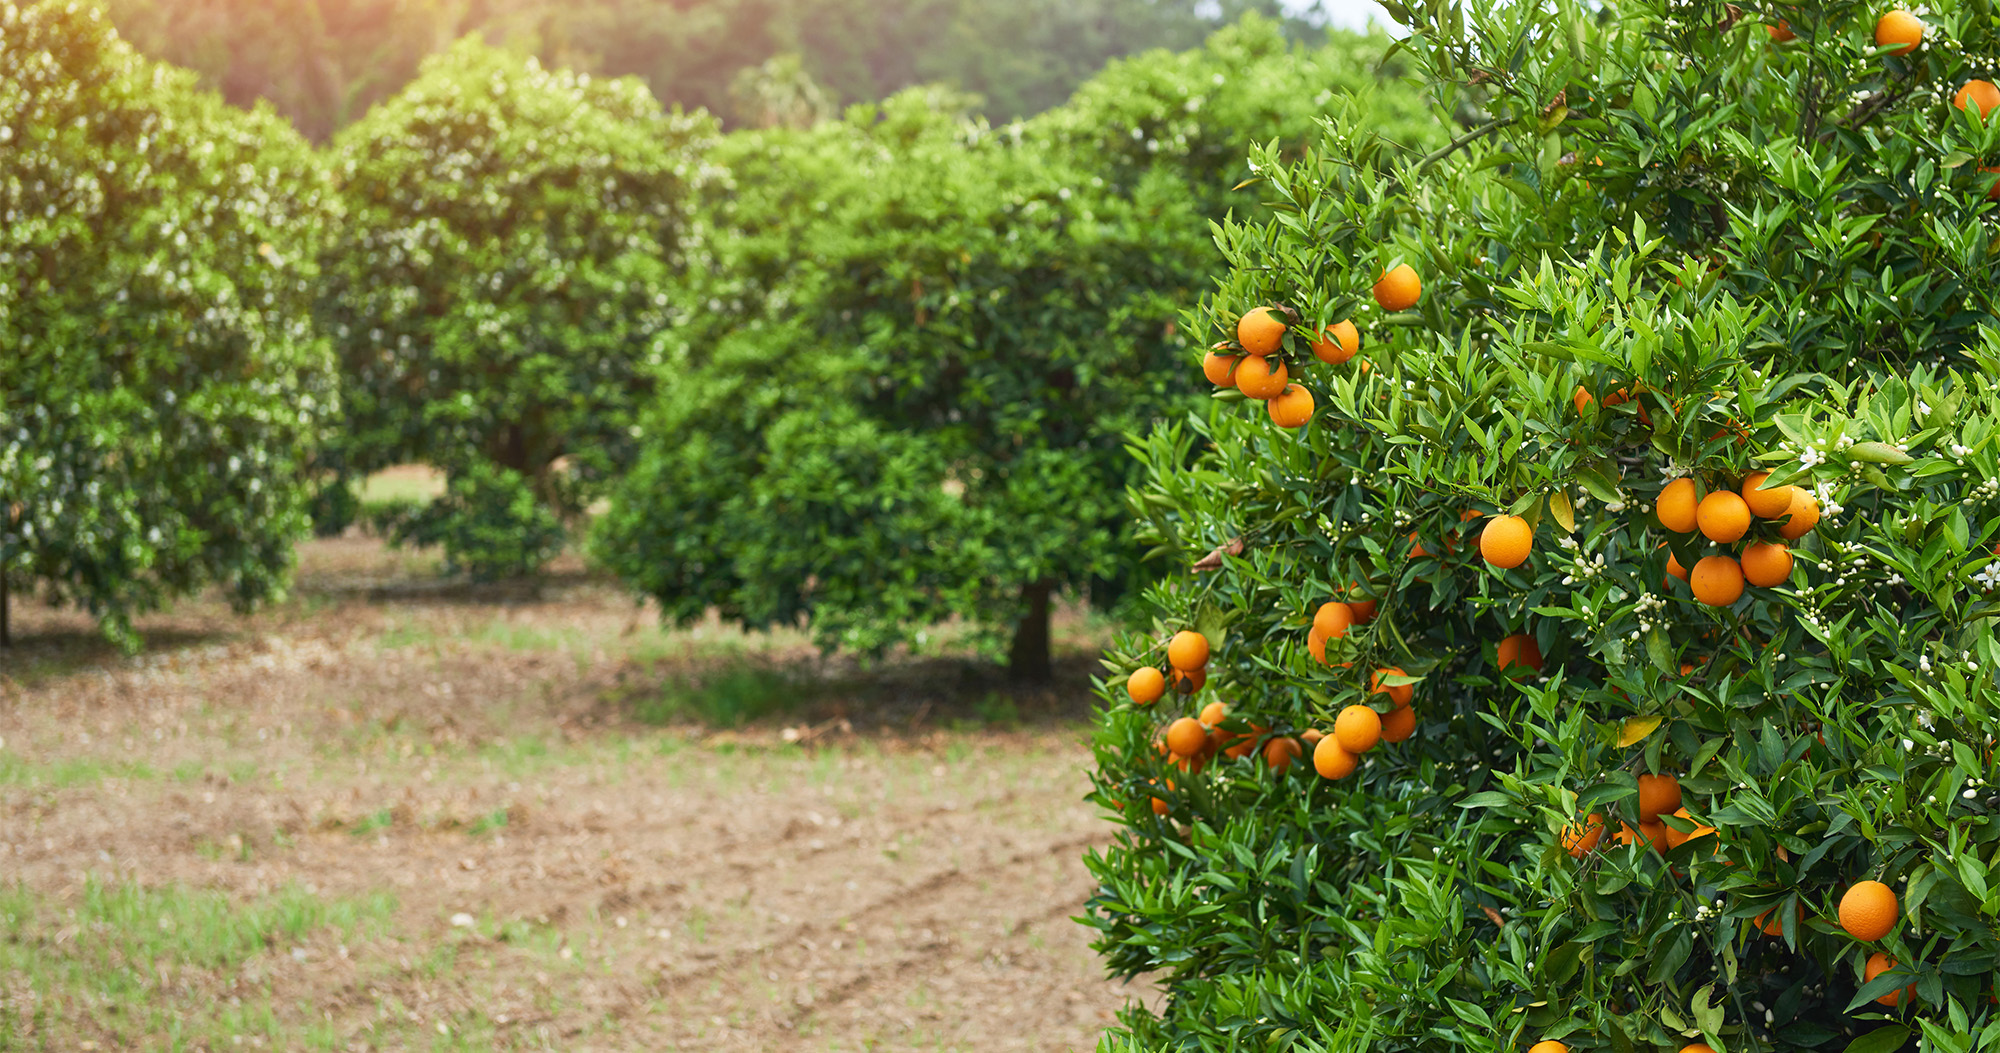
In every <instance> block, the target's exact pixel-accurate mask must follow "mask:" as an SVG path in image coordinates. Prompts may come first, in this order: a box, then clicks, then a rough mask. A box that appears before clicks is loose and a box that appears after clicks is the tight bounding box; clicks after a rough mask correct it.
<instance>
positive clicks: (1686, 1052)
mask: <svg viewBox="0 0 2000 1053" xmlns="http://www.w3.org/2000/svg"><path fill="white" fill-rule="evenodd" d="M1681 1053H1715V1050H1714V1049H1712V1048H1710V1047H1709V1044H1708V1043H1706V1042H1690V1043H1688V1044H1687V1045H1685V1046H1682V1047H1681Z"/></svg>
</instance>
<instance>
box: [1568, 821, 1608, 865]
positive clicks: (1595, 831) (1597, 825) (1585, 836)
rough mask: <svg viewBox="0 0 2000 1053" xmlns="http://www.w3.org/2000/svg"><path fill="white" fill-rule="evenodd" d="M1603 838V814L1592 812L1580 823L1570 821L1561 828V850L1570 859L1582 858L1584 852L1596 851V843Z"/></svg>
mask: <svg viewBox="0 0 2000 1053" xmlns="http://www.w3.org/2000/svg"><path fill="white" fill-rule="evenodd" d="M1602 840H1604V816H1603V815H1602V814H1600V813H1597V812H1592V813H1590V815H1589V816H1588V817H1587V818H1585V819H1584V820H1583V821H1582V822H1580V823H1572V824H1570V826H1569V827H1567V828H1566V829H1564V830H1563V851H1565V852H1568V853H1569V857H1570V858H1571V859H1582V858H1583V857H1584V856H1585V855H1586V854H1588V853H1591V852H1595V851H1597V843H1598V842H1599V841H1602Z"/></svg>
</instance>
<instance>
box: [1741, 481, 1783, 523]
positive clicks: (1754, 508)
mask: <svg viewBox="0 0 2000 1053" xmlns="http://www.w3.org/2000/svg"><path fill="white" fill-rule="evenodd" d="M1770 477H1771V473H1770V472H1751V473H1750V474H1749V475H1746V476H1744V477H1743V503H1744V504H1746V505H1749V506H1750V512H1751V514H1753V515H1755V516H1757V517H1759V518H1761V519H1776V518H1778V517H1779V516H1781V515H1784V514H1785V509H1787V508H1790V507H1791V506H1792V488H1791V487H1789V486H1774V487H1771V488H1770V489H1768V490H1767V489H1765V488H1764V480H1766V479H1769V478H1770Z"/></svg>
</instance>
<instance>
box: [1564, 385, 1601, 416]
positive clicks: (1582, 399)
mask: <svg viewBox="0 0 2000 1053" xmlns="http://www.w3.org/2000/svg"><path fill="white" fill-rule="evenodd" d="M1594 401H1596V400H1595V399H1593V398H1591V397H1590V392H1588V391H1585V390H1584V389H1583V385H1582V384H1578V385H1577V386H1576V394H1574V395H1571V396H1570V397H1569V404H1570V405H1572V406H1575V407H1576V412H1577V413H1578V414H1582V413H1583V412H1584V411H1586V410H1588V409H1590V404H1591V403H1592V402H1594Z"/></svg>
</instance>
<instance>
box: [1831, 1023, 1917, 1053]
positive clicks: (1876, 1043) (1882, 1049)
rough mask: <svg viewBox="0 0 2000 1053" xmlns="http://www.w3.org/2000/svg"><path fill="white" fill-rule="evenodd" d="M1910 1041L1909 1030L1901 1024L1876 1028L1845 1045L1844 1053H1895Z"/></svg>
mask: <svg viewBox="0 0 2000 1053" xmlns="http://www.w3.org/2000/svg"><path fill="white" fill-rule="evenodd" d="M1909 1040H1910V1029H1909V1028H1907V1027H1904V1026H1902V1025H1901V1024H1891V1025H1889V1026H1888V1027H1878V1028H1876V1029H1875V1030H1873V1031H1870V1032H1868V1033H1867V1034H1865V1035H1862V1036H1860V1037H1859V1038H1856V1039H1855V1040H1854V1041H1852V1042H1849V1043H1848V1044H1847V1049H1846V1051H1845V1053H1895V1051H1896V1050H1899V1049H1901V1048H1903V1043H1905V1042H1908V1041H1909Z"/></svg>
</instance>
